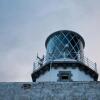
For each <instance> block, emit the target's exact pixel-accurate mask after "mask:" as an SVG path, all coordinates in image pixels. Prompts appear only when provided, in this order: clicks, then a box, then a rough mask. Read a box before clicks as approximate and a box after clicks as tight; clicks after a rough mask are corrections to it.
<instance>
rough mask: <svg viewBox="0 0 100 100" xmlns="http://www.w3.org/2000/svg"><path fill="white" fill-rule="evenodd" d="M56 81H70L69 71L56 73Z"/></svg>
mask: <svg viewBox="0 0 100 100" xmlns="http://www.w3.org/2000/svg"><path fill="white" fill-rule="evenodd" d="M57 76H58V81H62V82H66V81H72V79H71V76H72V74H71V72H70V71H59V73H58V75H57Z"/></svg>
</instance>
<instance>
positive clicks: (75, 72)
mask: <svg viewBox="0 0 100 100" xmlns="http://www.w3.org/2000/svg"><path fill="white" fill-rule="evenodd" d="M59 71H71V73H72V77H71V79H72V80H73V81H93V78H92V77H90V75H88V74H86V73H85V72H83V71H80V70H79V69H78V68H75V69H72V68H71V67H69V68H67V69H63V68H59V69H51V70H50V71H49V72H46V73H45V74H44V75H41V76H40V77H39V78H38V79H37V80H36V81H37V82H44V81H51V82H57V80H58V76H57V74H58V73H59Z"/></svg>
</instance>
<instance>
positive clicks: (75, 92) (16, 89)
mask: <svg viewBox="0 0 100 100" xmlns="http://www.w3.org/2000/svg"><path fill="white" fill-rule="evenodd" d="M0 100H100V82H40V83H39V82H36V83H32V82H30V83H29V82H27V83H24V82H23V83H16V82H15V83H0Z"/></svg>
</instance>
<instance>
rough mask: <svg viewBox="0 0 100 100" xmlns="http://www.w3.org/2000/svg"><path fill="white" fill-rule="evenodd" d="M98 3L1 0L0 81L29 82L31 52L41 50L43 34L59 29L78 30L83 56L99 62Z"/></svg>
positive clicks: (71, 0) (88, 0) (46, 34)
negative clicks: (83, 41)
mask: <svg viewBox="0 0 100 100" xmlns="http://www.w3.org/2000/svg"><path fill="white" fill-rule="evenodd" d="M99 4H100V1H98V0H84V1H82V0H67V1H66V0H63V1H61V0H42V1H40V0H36V1H33V0H29V1H27V0H17V1H16V2H15V1H13V0H10V1H9V0H8V1H7V2H4V1H3V0H1V1H0V13H1V16H0V55H1V56H0V81H31V73H32V69H33V68H32V63H33V60H34V59H35V55H36V54H37V52H39V55H40V56H41V55H42V54H43V53H45V46H44V44H45V39H46V37H47V36H48V35H49V34H51V33H52V32H54V31H57V30H60V29H68V30H73V31H76V32H79V33H80V34H81V35H82V36H83V37H84V39H85V41H86V48H85V51H86V55H87V56H89V57H91V59H93V60H95V61H97V64H98V65H100V62H99V59H100V57H99V51H100V50H99V49H100V47H99V42H100V39H99V37H100V34H99V33H100V29H99V26H100V20H99V18H100V13H99V10H100V6H99ZM98 72H99V73H100V69H99V66H98Z"/></svg>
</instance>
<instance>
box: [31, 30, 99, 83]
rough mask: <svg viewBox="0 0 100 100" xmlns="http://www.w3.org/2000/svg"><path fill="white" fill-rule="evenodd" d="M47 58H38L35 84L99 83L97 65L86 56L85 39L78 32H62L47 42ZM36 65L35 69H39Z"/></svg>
mask: <svg viewBox="0 0 100 100" xmlns="http://www.w3.org/2000/svg"><path fill="white" fill-rule="evenodd" d="M45 46H46V50H47V52H46V56H45V57H43V58H42V59H41V58H39V57H37V58H38V60H39V61H38V64H37V66H38V68H37V69H35V70H33V73H32V80H33V82H42V81H43V82H45V81H49V82H52V81H53V82H57V81H58V82H61V81H63V82H66V81H97V79H98V73H97V70H96V63H93V62H91V61H90V60H89V59H88V58H86V57H85V56H84V47H85V42H84V39H83V38H82V37H81V36H80V35H79V34H78V33H76V32H73V31H68V30H60V31H57V32H54V33H53V34H51V35H50V36H49V37H48V38H47V40H46V42H45ZM37 66H36V63H34V67H37Z"/></svg>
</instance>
